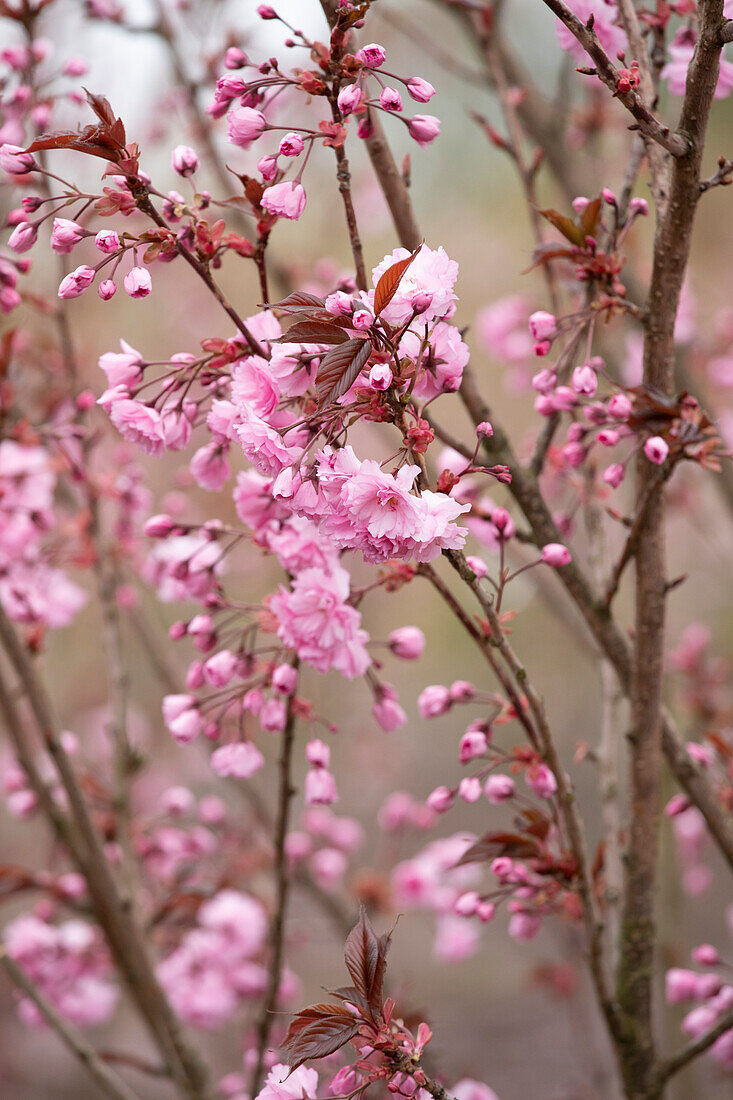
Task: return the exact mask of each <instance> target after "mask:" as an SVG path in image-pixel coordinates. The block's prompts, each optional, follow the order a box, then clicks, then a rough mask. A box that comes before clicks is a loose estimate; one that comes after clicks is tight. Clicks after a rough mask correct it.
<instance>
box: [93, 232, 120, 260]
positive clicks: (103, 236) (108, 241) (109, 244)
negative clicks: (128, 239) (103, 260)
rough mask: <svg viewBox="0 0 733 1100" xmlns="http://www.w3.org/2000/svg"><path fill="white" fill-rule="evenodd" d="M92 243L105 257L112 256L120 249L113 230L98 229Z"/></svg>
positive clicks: (117, 238)
mask: <svg viewBox="0 0 733 1100" xmlns="http://www.w3.org/2000/svg"><path fill="white" fill-rule="evenodd" d="M94 243H95V245H96V246H97V248H98V249H99V251H100V252H104V254H105V255H106V256H112V255H113V254H114V253H115V252H116V251H117V249H118V248H119V247H120V238H119V237H118V235H117V234H116V233H115V231H114V229H100V230H99V232H98V233H97V235H96V237H95V238H94Z"/></svg>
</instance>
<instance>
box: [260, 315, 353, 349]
mask: <svg viewBox="0 0 733 1100" xmlns="http://www.w3.org/2000/svg"><path fill="white" fill-rule="evenodd" d="M348 339H349V338H348V336H347V335H346V333H345V332H344V330H343V329H342V328H340V327H339V326H338V325H334V324H330V323H329V322H327V321H312V320H310V319H308V320H305V321H296V322H295V324H294V325H291V327H290V328H289V329H288V330H287V332H284V333H283V335H282V336H279V337H278V339H277V340H273V343H274V344H345V343H346V341H347V340H348Z"/></svg>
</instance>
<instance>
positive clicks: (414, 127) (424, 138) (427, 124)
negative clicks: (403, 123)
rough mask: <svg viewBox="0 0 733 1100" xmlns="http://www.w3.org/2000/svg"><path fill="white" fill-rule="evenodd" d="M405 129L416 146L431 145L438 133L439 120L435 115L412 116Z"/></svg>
mask: <svg viewBox="0 0 733 1100" xmlns="http://www.w3.org/2000/svg"><path fill="white" fill-rule="evenodd" d="M407 129H408V131H409V134H410V137H411V138H413V139H414V140H415V141H416V142H417V144H418V145H421V146H423V147H424V146H426V145H432V143H433V142H434V141H435V139H436V138H437V137H438V135H439V133H440V119H439V118H436V117H435V115H413V117H412V118H411V119H409V120H408V122H407Z"/></svg>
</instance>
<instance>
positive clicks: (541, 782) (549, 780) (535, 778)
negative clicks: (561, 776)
mask: <svg viewBox="0 0 733 1100" xmlns="http://www.w3.org/2000/svg"><path fill="white" fill-rule="evenodd" d="M527 785H528V786H529V787H531V789H532V790H533V791H534V793H535V794H536V795H537V796H538V797H539V798H551V797H552V795H553V794H554V793H555V791H556V790H557V780H556V779H555V776H554V775H553V774H552V772H551V771H550V769H549V768H548V767H547V765H546V764H535V765H533V766H532V767H531V768H530V769H529V770H528V772H527Z"/></svg>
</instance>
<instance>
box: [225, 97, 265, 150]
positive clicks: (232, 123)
mask: <svg viewBox="0 0 733 1100" xmlns="http://www.w3.org/2000/svg"><path fill="white" fill-rule="evenodd" d="M266 126H267V119H266V118H265V116H264V115H263V114H262V112H261V111H255V110H254V108H253V107H237V108H235V110H233V111H230V112H229V117H228V119H227V140H228V141H229V142H231V144H232V145H238V146H239V147H240V149H249V147H250V145H251V144H252V142H253V141H256V140H257V138H258V137H259V136H260V134H261V133H262V131H263V130H264V129H265V127H266Z"/></svg>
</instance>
